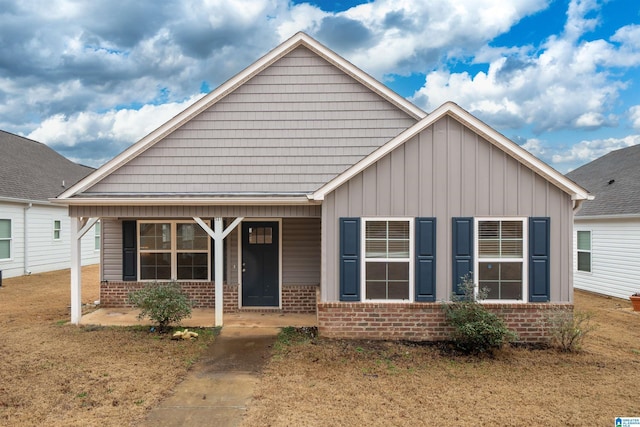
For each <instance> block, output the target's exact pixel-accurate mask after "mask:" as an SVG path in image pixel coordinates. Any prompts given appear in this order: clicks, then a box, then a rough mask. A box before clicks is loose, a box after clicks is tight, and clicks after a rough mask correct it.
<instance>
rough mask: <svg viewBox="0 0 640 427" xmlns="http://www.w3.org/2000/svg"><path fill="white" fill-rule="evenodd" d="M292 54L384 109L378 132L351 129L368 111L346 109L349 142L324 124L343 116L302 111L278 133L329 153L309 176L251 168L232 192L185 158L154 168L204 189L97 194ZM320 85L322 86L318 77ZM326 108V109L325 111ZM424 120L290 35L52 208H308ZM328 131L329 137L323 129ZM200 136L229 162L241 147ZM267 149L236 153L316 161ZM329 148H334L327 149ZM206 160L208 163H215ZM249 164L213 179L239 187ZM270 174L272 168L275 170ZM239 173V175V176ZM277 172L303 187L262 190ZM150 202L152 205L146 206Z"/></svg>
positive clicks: (289, 169)
mask: <svg viewBox="0 0 640 427" xmlns="http://www.w3.org/2000/svg"><path fill="white" fill-rule="evenodd" d="M296 49H298V51H299V52H302V51H300V49H305V50H306V52H311V53H312V55H311V56H316V57H317V58H320V59H321V60H322V61H324V63H326V64H330V66H331V67H333V68H335V69H337V70H338V71H339V73H340V74H342V75H343V76H341V77H340V76H339V77H340V78H341V79H342V80H341V81H342V82H344V81H347V80H346V79H348V81H347V83H345V84H349V85H352V86H353V83H354V82H355V83H357V84H358V85H360V86H362V87H363V88H365V89H364V91H366V93H361V94H360V95H359V96H360V97H365V96H366V97H367V98H366V100H365V101H366V102H368V103H369V104H372V105H373V104H376V103H377V104H384V105H383V106H382V107H376V106H375V105H374V107H373V108H374V109H375V108H382V109H384V110H381V111H380V112H379V113H380V114H379V116H380V120H379V121H380V123H381V124H380V125H379V126H378V129H376V126H375V125H373V126H372V125H369V124H367V125H366V126H359V128H357V122H356V120H360V121H361V122H362V121H363V120H369V123H370V122H371V121H372V120H373V121H375V120H377V119H378V118H377V117H376V114H375V113H376V111H373V112H369V111H357V110H356V109H352V110H351V111H346V112H347V113H348V114H350V115H351V117H352V118H353V121H354V122H356V126H354V128H353V129H352V130H351V131H350V133H349V134H345V132H349V130H348V129H347V131H345V129H344V128H342V129H337V126H334V125H328V126H327V123H329V122H330V121H333V122H337V121H339V120H342V124H344V121H345V120H346V119H348V118H345V117H341V115H343V116H344V115H345V114H344V112H342V111H339V110H338V108H336V110H335V111H332V109H331V108H326V109H324V110H323V111H322V112H318V111H310V112H308V115H313V116H314V117H313V118H311V117H310V118H309V119H308V120H307V121H306V122H305V121H302V120H303V119H304V115H302V116H301V115H300V114H298V112H296V114H297V117H299V120H300V123H304V126H305V128H306V129H295V128H294V129H285V130H286V132H289V134H291V135H298V134H301V133H304V132H307V133H308V134H309V135H310V136H309V135H307V140H311V141H312V143H316V144H317V145H318V146H321V147H322V148H321V149H322V150H325V151H327V150H329V151H331V152H330V153H329V151H327V153H320V154H321V155H323V156H324V159H326V163H325V164H320V165H319V166H318V167H316V168H315V169H313V168H309V167H306V165H305V164H304V163H305V161H304V160H303V161H300V160H298V164H294V165H286V164H282V165H275V166H272V165H257V166H255V167H254V168H253V170H256V171H257V172H256V174H260V173H262V176H259V177H257V178H255V179H254V181H253V183H252V182H239V183H234V185H232V184H231V183H229V182H222V181H223V180H224V178H221V182H215V179H216V178H215V177H213V178H212V177H211V172H210V171H211V168H212V165H211V163H208V164H205V163H204V161H203V160H202V158H198V157H197V156H194V157H192V159H195V162H196V163H197V162H201V164H200V165H197V164H189V162H186V163H187V164H185V162H184V160H183V163H182V164H178V163H177V162H178V161H177V160H176V161H175V162H174V164H172V165H166V164H165V165H162V167H165V170H166V168H171V169H170V170H173V171H177V172H176V174H179V175H181V176H186V175H189V174H192V175H193V174H198V173H200V176H201V177H202V176H205V175H208V177H207V178H204V181H203V182H206V183H207V185H205V184H202V185H200V184H198V183H191V184H192V185H191V186H190V187H189V186H187V185H184V183H183V185H180V184H179V183H173V184H175V185H173V186H172V185H171V184H170V183H167V184H166V185H165V186H164V187H162V186H160V185H156V186H155V187H154V189H153V191H145V188H144V185H133V184H131V185H130V187H131V188H133V189H134V190H132V191H130V192H128V191H106V192H105V191H103V190H104V188H105V187H106V185H104V183H105V182H107V181H117V180H119V179H120V180H121V179H123V177H124V176H132V175H135V174H136V173H140V172H138V171H137V170H133V169H126V167H127V165H133V164H134V163H136V159H137V158H138V157H139V156H142V155H143V153H151V151H150V150H152V149H154V147H156V146H157V147H160V146H159V145H158V144H159V143H161V142H163V141H164V142H165V143H166V144H180V143H181V142H178V143H176V139H179V140H180V141H186V140H189V139H190V136H189V135H188V134H186V133H188V132H200V131H202V130H203V129H201V128H200V129H198V128H197V127H198V126H200V124H194V123H189V122H190V121H194V122H195V121H196V120H194V119H195V118H197V117H198V116H200V117H203V116H202V115H207V114H211V117H213V116H216V117H222V116H223V115H224V114H226V113H228V110H227V111H224V110H226V109H227V106H220V108H219V109H217V110H215V111H213V110H211V113H209V112H207V110H208V109H210V108H212V107H218V106H219V105H217V104H218V103H221V101H224V100H227V99H228V98H229V96H230V95H232V94H234V93H236V94H237V96H242V95H243V91H244V89H242V86H243V85H245V84H247V83H248V82H250V81H251V80H252V79H254V78H256V76H259V75H260V74H261V73H263V72H265V70H267V69H269V67H271V66H272V65H274V64H275V63H277V62H278V61H281V60H282V59H283V58H285V57H287V55H291V54H292V52H294V51H296ZM294 53H295V52H294ZM294 56H295V55H294ZM313 59H314V58H312V57H309V58H303V60H307V61H309V60H313ZM309 65H311V64H309ZM263 74H264V73H263ZM260 77H263V76H262V75H261V76H260ZM272 77H273V76H267V78H272ZM314 77H317V76H314ZM320 78H322V76H321V77H320ZM263 80H264V79H263ZM299 83H301V84H303V85H306V86H310V89H309V90H311V91H313V90H315V92H317V93H319V92H322V90H324V89H323V88H318V89H314V88H313V83H314V82H313V81H311V82H306V81H304V82H299ZM299 87H300V86H299ZM325 87H326V86H325ZM358 90H360V89H358ZM361 91H362V90H361ZM364 91H363V92H364ZM276 95H281V94H279V93H278V94H275V93H274V94H273V95H272V96H271V97H274V96H276ZM285 95H286V94H285ZM234 96H236V95H234ZM252 96H254V98H253V99H252V101H253V102H254V103H255V94H254V95H252ZM319 96H325V95H324V94H322V95H319ZM336 96H339V97H341V98H342V99H343V100H344V101H345V105H346V104H347V103H352V102H353V100H354V94H353V93H337V94H336ZM373 97H375V98H373ZM355 98H356V100H358V99H357V98H358V94H356V96H355ZM371 99H374V101H371ZM375 99H377V100H378V101H375ZM327 101H329V100H327ZM381 101H382V102H381ZM269 102H270V99H265V100H264V101H263V103H264V104H265V105H267V104H268V103H269ZM325 103H326V102H325ZM329 107H333V105H331V106H329ZM228 108H230V109H233V108H234V107H233V106H230V107H228ZM291 108H295V106H292V107H291ZM391 109H393V110H396V112H395V113H393V111H391V113H393V114H390V110H391ZM221 110H223V111H221ZM272 114H273V113H272ZM282 114H287V113H286V112H283V113H282ZM323 114H324V116H323ZM357 114H359V115H360V117H357V116H356V115H357ZM425 116H426V113H425V112H423V111H422V110H420V109H419V108H418V107H416V106H415V105H413V104H411V103H410V102H408V101H407V100H406V99H404V98H403V97H401V96H399V95H398V94H396V93H395V92H393V91H391V90H390V89H389V88H387V87H386V86H384V85H382V84H381V83H379V82H378V81H376V80H375V79H373V78H372V77H371V76H369V75H367V74H366V73H364V72H363V71H362V70H360V69H358V68H357V67H355V66H354V65H352V64H351V63H349V62H348V61H346V60H344V59H343V58H341V57H340V56H339V55H337V54H335V53H334V52H332V51H331V50H329V49H328V48H326V47H325V46H323V45H321V44H320V43H318V42H317V41H315V40H313V39H312V38H310V37H309V36H307V35H306V34H304V33H298V34H296V35H294V36H293V37H292V38H290V39H289V40H287V41H285V42H284V43H282V44H281V45H280V46H278V47H277V48H275V49H274V50H272V51H271V52H269V53H268V54H266V55H265V56H264V57H262V58H261V59H259V60H258V61H256V62H255V63H254V64H252V65H251V66H249V67H248V68H247V69H245V70H244V71H242V72H241V73H239V74H238V75H236V76H235V77H233V78H232V79H230V80H228V81H227V82H226V83H224V84H223V85H221V86H220V87H219V88H217V89H216V90H214V91H213V92H211V93H210V94H208V95H206V96H205V97H203V98H202V99H200V100H199V101H197V102H195V103H194V104H193V105H192V106H191V107H189V108H187V109H186V110H185V111H183V112H182V113H180V114H179V115H177V116H176V117H174V118H173V119H171V120H170V121H168V122H167V123H165V124H164V125H162V126H161V127H159V128H158V129H156V130H155V131H153V132H152V133H150V134H149V135H147V136H146V137H144V138H143V139H141V140H140V141H138V142H137V143H136V144H134V145H132V146H131V147H130V148H129V149H127V150H125V151H124V152H123V153H121V154H120V155H118V156H117V157H115V158H114V159H112V160H111V161H109V162H108V163H106V164H105V165H104V166H103V167H101V168H100V169H98V170H97V171H96V172H95V173H93V174H92V175H90V176H89V177H87V178H86V179H84V180H83V181H81V182H79V183H78V184H77V185H75V186H74V187H72V188H70V189H69V190H68V191H66V192H64V193H63V194H61V195H60V197H59V198H58V200H59V201H60V202H63V203H65V204H74V203H81V204H86V203H87V202H89V201H91V200H95V201H96V203H100V204H114V205H117V204H123V203H130V202H131V199H132V197H135V196H145V197H146V196H152V197H146V200H144V199H143V197H140V200H138V203H142V204H144V203H153V204H158V203H163V202H165V201H166V203H172V202H175V201H176V199H177V198H186V197H188V198H189V203H195V204H199V203H202V204H211V203H225V201H228V200H230V199H232V200H233V203H243V202H244V203H258V204H259V203H270V202H273V201H277V202H279V203H309V200H308V199H307V196H308V195H309V194H311V193H312V192H313V191H314V190H317V189H318V188H319V187H321V186H322V185H324V184H326V183H327V182H328V181H330V180H331V179H332V178H334V177H336V176H337V175H339V174H340V173H342V172H343V171H344V170H346V169H347V168H348V167H350V166H351V165H352V164H354V163H356V162H357V161H359V160H361V159H362V158H364V157H366V156H367V155H369V154H370V153H371V152H373V151H375V150H376V149H377V148H379V147H380V146H382V145H383V144H384V143H386V142H387V141H388V140H390V139H392V138H393V137H394V136H396V135H397V134H399V133H400V132H401V131H403V130H404V129H406V128H407V127H410V126H411V125H412V124H414V123H415V122H417V121H418V120H420V119H421V118H423V117H425ZM207 117H209V116H207ZM225 117H226V116H225ZM323 117H325V118H326V119H323ZM217 120H219V121H218V122H217V124H216V126H221V127H223V128H224V127H225V126H227V124H225V122H224V119H223V118H220V119H217ZM262 120H265V119H264V118H262ZM317 120H321V121H320V122H318V121H317ZM314 121H316V124H314ZM226 123H232V120H229V121H228V122H226ZM263 123H264V122H263ZM246 124H247V127H248V128H249V129H246V128H245V129H243V130H242V131H241V132H244V133H248V134H249V135H250V136H249V138H246V139H247V140H249V139H250V138H253V139H254V141H255V140H257V139H258V138H257V137H256V136H251V132H252V129H251V123H249V122H246ZM188 126H192V127H193V128H194V129H186V128H187V127H188ZM229 126H233V125H232V124H230V125H229ZM314 126H315V127H324V128H325V130H324V132H329V135H328V136H327V137H326V138H325V140H321V139H320V138H318V131H317V130H314V129H315V128H314ZM334 127H335V128H336V129H331V128H334ZM362 127H367V129H362ZM181 128H182V129H181ZM327 128H328V129H329V131H327V130H326V129H327ZM381 128H382V129H381ZM180 131H184V132H185V133H183V134H180V136H178V132H180ZM207 132H209V133H212V132H213V133H216V132H217V133H218V134H219V135H221V136H220V139H218V141H216V142H214V143H213V144H211V143H210V142H209V144H210V147H209V148H211V147H213V146H216V144H217V142H220V144H218V145H217V146H216V148H215V149H216V150H218V151H220V150H225V151H224V154H222V155H224V156H227V157H229V158H233V156H234V152H235V151H234V150H236V151H237V150H238V149H243V147H240V148H238V147H237V146H231V145H232V144H237V142H236V141H238V140H235V141H234V140H233V136H232V137H231V138H229V139H226V140H225V139H224V133H225V132H227V133H228V134H230V132H236V134H237V132H240V131H239V130H237V129H218V128H216V129H214V130H212V129H209V130H208V131H207ZM283 132H284V131H283ZM281 133H282V132H281ZM340 133H342V134H343V136H342V139H339V138H340ZM174 136H175V138H174V139H173V140H170V141H169V139H171V138H172V137H174ZM358 138H359V139H360V140H361V141H364V143H355V144H353V143H351V144H350V146H348V145H349V144H348V143H346V142H345V141H346V140H347V139H348V140H351V141H358ZM210 139H211V138H210ZM314 139H315V141H314ZM271 141H272V142H270V140H268V139H267V138H265V140H264V141H261V142H260V145H259V146H256V143H255V142H253V144H254V146H253V147H244V148H248V149H253V150H254V152H255V153H256V154H255V157H262V158H266V157H273V158H274V159H276V160H277V161H281V160H278V158H280V159H282V157H283V156H284V153H285V152H286V154H287V155H289V153H291V152H294V151H296V150H298V151H299V152H300V155H299V156H298V158H300V157H304V158H305V159H313V158H314V156H316V153H315V152H314V151H313V150H312V149H310V148H309V147H308V145H309V143H305V144H306V145H307V146H305V144H300V146H299V147H293V148H291V147H286V146H284V145H286V144H280V143H279V141H278V140H277V139H275V138H274V139H272V140H271ZM327 141H328V142H329V144H326V143H327ZM332 141H333V145H334V146H335V147H330V145H331V143H332ZM241 143H244V142H242V141H241ZM225 144H226V145H225ZM245 145H246V143H245ZM327 145H329V147H327ZM367 145H368V146H367ZM166 147H167V145H165V146H163V148H162V149H163V150H165V151H164V153H165V154H164V155H160V154H157V155H156V156H157V157H156V158H158V157H163V158H164V159H165V160H166V162H171V161H172V160H170V159H171V158H173V157H175V156H172V155H171V154H168V155H167V154H166V153H167V151H166V150H167V148H166ZM220 147H222V148H220ZM172 149H174V150H177V152H179V150H181V149H183V148H182V147H180V146H172ZM246 151H247V150H245V153H244V155H246ZM329 154H330V155H329ZM145 155H149V154H145ZM150 157H151V156H150ZM316 157H321V156H316ZM212 158H214V159H215V156H214V157H212ZM239 158H240V157H239V156H238V157H236V159H239ZM147 160H149V159H147ZM214 161H215V160H214ZM137 162H138V163H136V164H141V163H143V162H142V161H141V160H139V161H137ZM249 162H250V159H249V160H245V163H246V164H244V165H240V166H241V167H240V168H238V167H236V169H234V167H235V165H230V164H220V165H219V166H218V167H217V169H216V170H217V171H218V172H219V171H223V170H228V171H227V173H224V174H223V176H231V175H235V176H238V177H239V180H240V181H241V180H249V181H250V179H248V178H247V177H248V175H249V173H247V171H249V172H252V170H250V169H249V166H251V165H250V163H249ZM294 163H295V161H294ZM271 166H272V167H271ZM277 166H279V168H278V167H277ZM152 167H153V166H152ZM162 167H157V168H156V169H155V172H154V173H159V171H160V170H161V169H162ZM242 167H244V169H243V168H242ZM225 168H226V169H225ZM139 169H141V168H139ZM284 169H286V174H289V175H290V176H294V175H295V176H297V177H299V176H301V175H304V176H305V179H306V180H307V181H306V182H305V181H304V180H300V179H299V178H296V179H295V180H294V179H293V178H289V181H288V182H285V183H284V184H283V185H280V186H275V185H268V184H267V183H268V182H269V181H271V179H270V178H273V177H274V176H275V175H276V174H282V173H283V170H284ZM119 171H120V172H121V175H122V176H119V177H114V176H113V175H114V174H118V172H119ZM198 171H200V172H198ZM314 171H315V172H316V173H315V174H314ZM265 177H266V178H265ZM212 180H213V181H212ZM156 181H157V180H156ZM285 181H286V179H285ZM298 181H300V182H298ZM112 187H118V186H117V185H115V186H112ZM122 187H123V186H122V185H121V186H119V187H118V188H122ZM178 188H180V191H175V190H176V189H178ZM212 188H213V189H214V191H210V189H212ZM158 189H160V191H158ZM265 196H267V197H265ZM150 198H153V202H151V201H150V200H149V199H150ZM212 199H215V200H212ZM265 199H268V200H265Z"/></svg>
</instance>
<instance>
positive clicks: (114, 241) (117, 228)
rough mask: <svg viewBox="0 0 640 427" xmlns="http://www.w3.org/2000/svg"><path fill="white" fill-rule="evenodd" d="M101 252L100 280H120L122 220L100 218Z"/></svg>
mask: <svg viewBox="0 0 640 427" xmlns="http://www.w3.org/2000/svg"><path fill="white" fill-rule="evenodd" d="M100 221H101V222H102V254H101V259H100V262H101V266H102V268H101V275H100V276H101V277H100V280H112V281H120V280H122V221H121V220H119V219H112V218H102V219H101V220H100Z"/></svg>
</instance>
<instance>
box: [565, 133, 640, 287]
mask: <svg viewBox="0 0 640 427" xmlns="http://www.w3.org/2000/svg"><path fill="white" fill-rule="evenodd" d="M567 176H568V177H569V178H571V179H573V180H574V181H575V182H577V183H579V184H580V185H582V186H584V187H585V188H588V189H589V191H590V192H591V193H593V194H594V195H595V200H594V201H593V202H589V203H587V204H585V205H584V207H583V208H582V209H581V210H580V211H579V212H578V213H577V214H576V216H575V218H574V235H573V239H574V262H573V265H574V271H575V274H574V280H575V287H576V288H577V289H582V290H585V291H589V292H596V293H599V294H603V295H609V296H612V297H616V298H624V299H628V298H629V296H630V295H633V294H634V293H636V292H640V262H639V261H638V259H639V257H640V146H638V145H635V146H631V147H627V148H623V149H620V150H616V151H613V152H611V153H609V154H607V155H605V156H603V157H600V158H598V159H596V160H594V161H592V162H590V163H588V164H586V165H584V166H582V167H580V168H578V169H576V170H574V171H572V172H570V173H569V174H567Z"/></svg>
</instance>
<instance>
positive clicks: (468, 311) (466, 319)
mask: <svg viewBox="0 0 640 427" xmlns="http://www.w3.org/2000/svg"><path fill="white" fill-rule="evenodd" d="M462 279H463V282H462V287H463V290H464V294H463V295H462V296H457V295H454V296H453V297H452V302H450V303H446V302H445V303H443V309H444V312H445V316H446V319H447V321H448V322H449V324H450V325H451V326H452V327H453V332H452V333H451V340H452V342H453V344H454V345H455V347H456V349H457V350H459V351H461V352H463V353H466V354H475V355H479V354H483V353H491V352H493V351H494V350H497V349H500V348H501V347H502V346H503V345H504V344H506V343H508V342H511V341H514V340H516V339H517V335H516V334H515V333H514V332H513V331H511V330H510V329H509V328H507V326H506V324H505V323H504V321H503V320H502V319H501V318H500V317H498V316H497V315H496V314H494V313H492V312H490V311H489V310H487V309H486V308H485V307H484V306H483V305H482V304H480V302H479V301H481V300H482V299H484V298H485V297H486V292H484V291H483V290H480V291H479V292H478V293H477V294H476V292H475V286H474V283H473V280H472V279H471V278H470V277H469V276H465V277H463V278H462Z"/></svg>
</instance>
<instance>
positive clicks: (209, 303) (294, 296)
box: [100, 281, 318, 313]
mask: <svg viewBox="0 0 640 427" xmlns="http://www.w3.org/2000/svg"><path fill="white" fill-rule="evenodd" d="M143 284H144V283H143V282H120V281H108V282H107V281H105V282H102V283H101V284H100V306H101V307H105V308H120V307H131V304H129V303H128V301H127V297H128V295H129V293H130V292H132V291H134V290H136V289H140V288H141V287H142V286H143ZM180 286H181V287H182V289H183V290H184V291H185V292H186V293H187V295H189V298H190V299H191V300H193V301H194V306H193V307H194V308H215V301H216V298H215V290H214V284H213V282H180ZM317 289H318V286H316V285H284V286H283V288H282V310H281V312H282V313H315V312H316V301H317ZM223 292H224V301H223V306H224V308H223V310H224V312H225V313H235V312H237V311H238V285H227V284H225V285H223ZM265 311H274V310H273V309H265Z"/></svg>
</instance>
